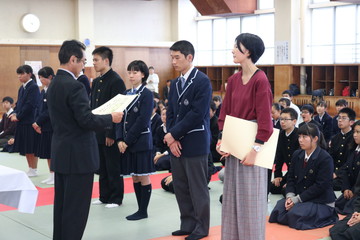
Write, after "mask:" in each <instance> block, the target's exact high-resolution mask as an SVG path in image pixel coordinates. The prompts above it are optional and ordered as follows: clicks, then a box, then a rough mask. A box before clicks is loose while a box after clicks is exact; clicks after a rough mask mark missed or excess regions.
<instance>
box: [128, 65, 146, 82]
mask: <svg viewBox="0 0 360 240" xmlns="http://www.w3.org/2000/svg"><path fill="white" fill-rule="evenodd" d="M127 70H128V71H140V72H142V73H143V74H144V77H143V78H142V79H141V82H142V84H144V85H145V84H146V80H147V78H148V77H149V68H148V66H146V63H144V62H143V61H141V60H135V61H132V62H131V63H129V65H128V67H127Z"/></svg>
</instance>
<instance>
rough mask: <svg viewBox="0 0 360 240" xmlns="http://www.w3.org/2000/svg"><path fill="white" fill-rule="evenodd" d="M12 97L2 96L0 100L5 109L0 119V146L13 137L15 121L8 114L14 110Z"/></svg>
mask: <svg viewBox="0 0 360 240" xmlns="http://www.w3.org/2000/svg"><path fill="white" fill-rule="evenodd" d="M13 103H14V99H12V98H11V97H4V98H3V100H2V106H3V109H4V110H5V113H4V114H3V117H2V120H1V121H0V148H3V147H4V146H5V145H7V142H8V141H9V140H10V139H11V138H13V137H14V135H15V128H16V122H12V121H11V119H10V118H9V116H10V115H11V113H12V112H13V111H14V109H13V108H12V104H13Z"/></svg>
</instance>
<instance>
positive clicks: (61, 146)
mask: <svg viewBox="0 0 360 240" xmlns="http://www.w3.org/2000/svg"><path fill="white" fill-rule="evenodd" d="M47 105H48V109H49V116H50V119H51V124H52V127H53V130H54V133H53V137H52V143H51V169H52V170H53V171H55V172H58V173H62V174H85V173H93V172H95V171H97V170H98V169H99V150H98V145H97V141H96V138H95V133H94V130H102V129H109V128H111V127H112V117H111V115H110V114H107V115H94V114H92V113H91V109H90V105H89V97H88V95H87V93H86V90H85V87H84V85H83V84H82V83H81V82H79V81H77V80H76V79H74V78H73V76H72V75H70V73H68V72H66V71H64V70H61V69H59V70H58V72H57V74H56V76H55V78H54V79H53V80H52V81H51V83H50V86H49V88H48V90H47Z"/></svg>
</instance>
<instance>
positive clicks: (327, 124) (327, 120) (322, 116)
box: [314, 101, 333, 143]
mask: <svg viewBox="0 0 360 240" xmlns="http://www.w3.org/2000/svg"><path fill="white" fill-rule="evenodd" d="M326 110H327V103H326V102H325V101H320V102H318V104H317V106H316V112H317V113H318V115H316V116H315V117H314V120H315V121H317V122H318V123H320V124H321V125H322V128H323V134H324V138H325V141H326V142H327V143H328V142H329V141H330V139H331V137H332V128H333V127H332V123H333V120H332V117H331V116H330V115H329V114H328V113H327V112H326Z"/></svg>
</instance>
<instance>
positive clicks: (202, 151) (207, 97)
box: [166, 68, 212, 157]
mask: <svg viewBox="0 0 360 240" xmlns="http://www.w3.org/2000/svg"><path fill="white" fill-rule="evenodd" d="M211 92H212V90H211V84H210V79H209V78H208V76H206V75H205V74H204V73H202V72H201V71H199V70H198V69H197V68H194V69H193V70H192V71H191V73H190V75H189V77H188V79H186V82H185V85H184V89H183V90H181V81H180V79H179V78H178V79H175V80H173V81H172V82H171V86H170V93H169V105H168V109H167V111H166V127H167V128H168V132H170V133H171V135H172V136H173V137H174V139H175V140H179V141H180V144H181V146H182V149H181V155H182V156H185V157H196V156H201V155H207V154H209V150H210V137H211V135H210V114H209V109H210V101H211Z"/></svg>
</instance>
